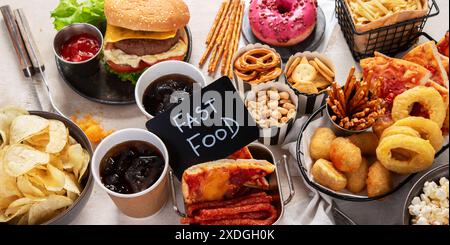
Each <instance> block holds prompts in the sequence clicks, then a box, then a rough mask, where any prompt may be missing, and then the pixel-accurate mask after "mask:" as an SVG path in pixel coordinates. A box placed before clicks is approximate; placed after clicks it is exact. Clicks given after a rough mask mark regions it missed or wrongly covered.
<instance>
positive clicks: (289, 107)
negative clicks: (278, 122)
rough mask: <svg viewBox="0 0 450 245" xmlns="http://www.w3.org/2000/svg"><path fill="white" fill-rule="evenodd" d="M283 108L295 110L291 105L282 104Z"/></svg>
mask: <svg viewBox="0 0 450 245" xmlns="http://www.w3.org/2000/svg"><path fill="white" fill-rule="evenodd" d="M283 108H285V109H288V110H291V109H295V105H293V104H292V103H284V104H283Z"/></svg>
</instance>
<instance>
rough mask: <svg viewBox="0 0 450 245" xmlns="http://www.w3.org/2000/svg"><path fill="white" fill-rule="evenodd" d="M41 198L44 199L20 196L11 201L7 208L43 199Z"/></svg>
mask: <svg viewBox="0 0 450 245" xmlns="http://www.w3.org/2000/svg"><path fill="white" fill-rule="evenodd" d="M43 200H45V199H32V198H28V197H22V198H19V199H17V200H15V201H14V202H12V203H11V204H10V205H9V206H8V209H10V208H15V207H20V206H25V205H30V204H34V203H35V202H38V201H43ZM5 213H6V214H8V212H5Z"/></svg>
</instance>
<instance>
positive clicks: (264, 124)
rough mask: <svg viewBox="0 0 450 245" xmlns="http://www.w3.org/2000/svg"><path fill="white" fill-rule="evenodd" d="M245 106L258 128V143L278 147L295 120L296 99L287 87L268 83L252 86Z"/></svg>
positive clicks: (281, 84) (276, 83)
mask: <svg viewBox="0 0 450 245" xmlns="http://www.w3.org/2000/svg"><path fill="white" fill-rule="evenodd" d="M245 105H246V107H247V109H248V111H249V113H250V114H251V115H252V117H253V119H254V120H255V121H256V123H257V125H258V126H259V128H260V135H259V141H260V142H261V143H263V144H265V145H279V144H281V143H283V142H284V139H285V138H286V135H287V134H288V132H289V130H290V129H291V128H292V125H293V124H294V121H295V119H296V118H297V110H298V97H297V96H296V95H295V93H294V91H292V89H291V88H289V86H288V85H286V84H283V83H278V82H269V83H263V84H259V85H257V86H254V87H253V88H252V90H251V91H250V92H248V93H247V96H246V98H245Z"/></svg>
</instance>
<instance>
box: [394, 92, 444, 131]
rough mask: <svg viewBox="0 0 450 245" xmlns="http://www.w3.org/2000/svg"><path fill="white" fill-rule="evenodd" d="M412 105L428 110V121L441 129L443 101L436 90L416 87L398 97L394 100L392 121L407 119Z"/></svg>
mask: <svg viewBox="0 0 450 245" xmlns="http://www.w3.org/2000/svg"><path fill="white" fill-rule="evenodd" d="M414 103H419V104H421V105H422V106H424V107H425V108H426V109H427V110H428V113H429V115H430V119H431V120H432V121H434V122H436V123H437V124H438V126H439V128H441V127H442V125H443V123H444V120H445V116H446V114H445V113H446V106H445V103H444V100H443V99H442V96H441V95H440V94H439V92H438V91H437V90H436V89H434V88H429V87H425V86H417V87H414V88H412V89H409V90H407V91H405V92H403V93H402V94H400V95H398V96H397V97H396V98H395V99H394V104H393V107H392V119H394V121H398V120H400V119H403V118H406V117H409V113H410V112H411V109H412V107H413V105H414Z"/></svg>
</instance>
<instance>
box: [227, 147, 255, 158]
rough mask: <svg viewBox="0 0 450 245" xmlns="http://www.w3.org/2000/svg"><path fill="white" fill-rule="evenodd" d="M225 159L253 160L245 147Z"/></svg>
mask: <svg viewBox="0 0 450 245" xmlns="http://www.w3.org/2000/svg"><path fill="white" fill-rule="evenodd" d="M227 159H235V160H236V159H253V156H252V153H250V150H249V149H248V147H247V146H245V147H243V148H242V149H240V150H238V151H236V152H235V153H233V154H231V155H230V156H228V157H227Z"/></svg>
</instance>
